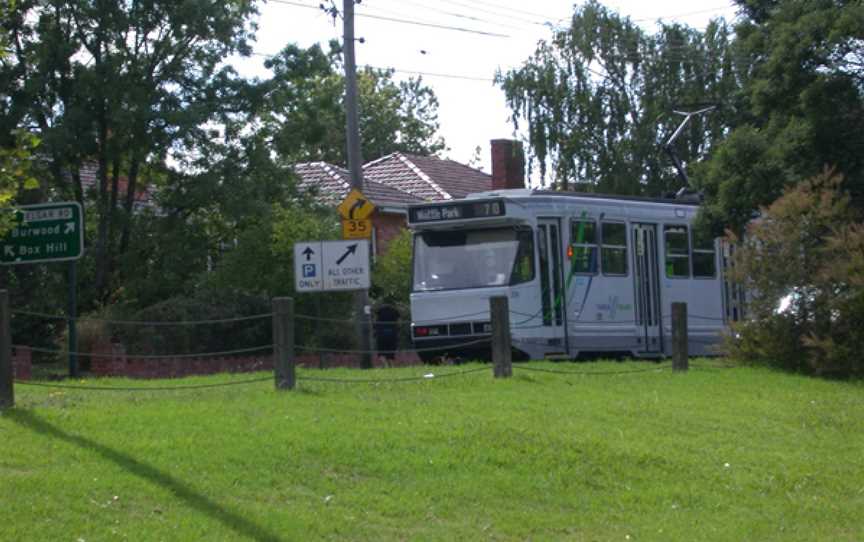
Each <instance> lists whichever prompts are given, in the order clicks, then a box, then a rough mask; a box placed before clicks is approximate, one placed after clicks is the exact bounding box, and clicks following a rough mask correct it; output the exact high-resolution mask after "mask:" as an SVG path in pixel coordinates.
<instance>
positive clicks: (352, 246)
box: [294, 239, 370, 292]
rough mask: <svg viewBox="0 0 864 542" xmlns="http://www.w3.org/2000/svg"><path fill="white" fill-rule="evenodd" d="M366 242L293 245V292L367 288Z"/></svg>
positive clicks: (316, 242) (317, 242) (368, 283)
mask: <svg viewBox="0 0 864 542" xmlns="http://www.w3.org/2000/svg"><path fill="white" fill-rule="evenodd" d="M369 285H370V280H369V241H367V240H365V239H364V240H359V239H358V240H351V241H307V242H303V243H295V244H294V288H295V290H296V291H297V292H319V291H322V290H365V289H367V288H369Z"/></svg>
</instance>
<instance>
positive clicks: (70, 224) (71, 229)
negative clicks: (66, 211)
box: [63, 222, 75, 233]
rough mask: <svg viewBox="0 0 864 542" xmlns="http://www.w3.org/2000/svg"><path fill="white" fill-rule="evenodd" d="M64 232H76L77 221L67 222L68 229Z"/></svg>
mask: <svg viewBox="0 0 864 542" xmlns="http://www.w3.org/2000/svg"><path fill="white" fill-rule="evenodd" d="M63 233H75V223H74V222H67V223H66V230H65V231H64V232H63Z"/></svg>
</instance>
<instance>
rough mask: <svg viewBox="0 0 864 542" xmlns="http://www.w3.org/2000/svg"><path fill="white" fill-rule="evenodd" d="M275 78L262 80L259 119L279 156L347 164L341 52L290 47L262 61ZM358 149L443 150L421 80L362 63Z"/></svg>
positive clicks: (432, 100)
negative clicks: (395, 75) (401, 78)
mask: <svg viewBox="0 0 864 542" xmlns="http://www.w3.org/2000/svg"><path fill="white" fill-rule="evenodd" d="M265 65H266V66H267V67H268V68H269V69H271V70H272V71H273V77H272V78H271V79H268V80H266V81H263V82H261V84H260V87H259V90H258V96H259V97H260V98H261V100H262V102H261V121H262V127H263V130H264V132H265V133H266V134H267V135H268V137H269V138H272V141H273V144H274V146H275V148H276V149H277V150H278V151H279V153H280V154H281V155H282V156H283V157H286V158H288V159H291V160H293V161H295V162H301V161H318V160H322V161H326V162H330V163H333V164H338V165H343V166H344V165H345V164H346V163H347V157H346V150H345V113H344V107H343V103H342V102H343V99H344V94H345V80H344V76H343V75H342V65H341V51H340V50H339V49H338V47H337V45H336V44H335V43H331V44H330V50H329V52H327V53H325V52H324V51H323V50H322V49H321V48H320V47H319V46H318V45H313V46H312V47H310V48H309V49H302V48H300V47H298V46H296V45H288V46H287V47H285V49H283V50H282V52H280V53H279V54H278V55H276V56H274V57H273V58H271V59H268V60H267V62H266V64H265ZM357 88H358V94H359V104H360V137H361V142H362V148H361V154H362V156H363V158H364V160H374V159H376V158H380V157H381V156H384V155H387V154H390V153H392V152H396V151H401V152H406V153H412V154H422V155H432V154H436V153H438V152H440V151H442V150H444V149H445V145H444V141H443V139H441V137H440V136H438V135H437V131H438V100H437V99H436V97H435V94H434V93H433V92H432V89H430V88H429V87H426V86H424V85H423V81H422V79H414V78H412V79H409V80H408V81H405V82H401V83H399V84H397V83H396V82H394V81H393V72H392V70H376V69H372V68H364V69H363V70H362V71H360V73H359V74H358V77H357Z"/></svg>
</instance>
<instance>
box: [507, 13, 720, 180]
mask: <svg viewBox="0 0 864 542" xmlns="http://www.w3.org/2000/svg"><path fill="white" fill-rule="evenodd" d="M730 39H731V38H730V29H729V28H728V26H727V25H726V24H725V23H724V22H723V21H722V20H720V21H714V22H712V23H710V24H709V25H708V27H707V29H706V30H705V32H704V33H701V32H698V31H696V30H693V29H691V28H687V27H685V26H681V25H677V24H672V25H666V24H661V25H660V28H659V30H658V32H657V33H656V34H653V35H649V34H646V33H645V32H644V31H642V30H641V29H640V28H639V27H638V26H637V25H636V24H635V23H633V22H632V21H630V20H629V19H624V18H621V17H620V16H619V15H617V14H616V13H614V12H613V11H610V10H609V9H607V8H605V7H603V6H602V5H600V4H599V3H598V2H596V1H591V2H588V3H586V4H585V5H583V6H581V7H578V8H576V11H575V13H574V14H573V17H572V19H571V21H570V25H569V26H568V27H567V28H565V29H563V30H558V31H556V32H555V33H554V36H553V37H552V39H551V40H548V41H542V42H540V44H539V45H538V47H537V50H536V51H535V53H534V54H533V55H532V56H531V58H529V59H528V60H527V61H526V62H525V63H524V64H523V65H522V66H521V67H520V68H518V69H515V70H511V71H509V72H507V73H506V74H499V76H498V78H497V79H498V82H499V84H500V85H501V87H502V88H503V90H504V92H505V95H506V99H507V103H508V105H509V106H510V108H511V110H512V120H513V123H514V126H515V127H516V128H517V129H519V128H520V126H521V125H522V123H527V126H526V130H527V132H528V140H529V147H530V151H531V154H532V158H533V159H535V160H536V162H537V165H538V166H539V168H540V171H541V173H542V174H543V175H544V177H545V175H546V174H547V169H550V168H551V172H550V173H551V178H552V182H553V184H554V185H555V186H557V187H558V188H562V189H567V188H568V187H574V186H578V188H579V189H581V190H588V191H593V190H597V191H602V192H608V193H618V194H653V195H657V194H660V193H662V192H665V191H669V190H674V189H677V188H679V187H680V186H681V182H680V180H679V179H677V178H676V175H675V172H674V170H673V169H672V168H671V167H670V165H671V164H670V162H669V160H668V159H667V158H666V157H665V156H663V154H662V144H663V142H664V141H665V140H666V139H668V138H669V136H670V135H671V134H672V133H673V131H674V130H675V128H676V127H677V125H678V124H679V123H680V121H681V120H682V118H681V117H680V116H677V115H675V114H674V113H673V110H676V109H679V110H682V109H683V110H688V109H689V110H692V109H694V108H696V107H700V106H703V105H705V103H706V102H716V101H718V100H725V99H727V97H728V96H729V95H730V94H732V93H733V92H734V90H735V88H736V70H735V64H734V58H733V56H732V54H731V51H730ZM731 116H732V110H731V109H729V108H728V107H724V108H721V109H719V110H717V111H714V112H712V113H710V114H708V115H705V116H699V117H695V118H693V120H692V122H691V123H690V124H689V127H688V129H687V130H686V131H685V132H684V133H683V134H682V136H681V137H680V138H679V139H678V141H677V142H676V146H675V149H676V151H677V154H678V155H679V156H680V157H681V158H682V160H683V161H684V162H685V163H686V162H690V161H694V160H698V159H700V158H702V157H704V156H705V155H706V154H707V153H708V152H709V151H710V150H711V149H712V148H713V146H714V145H716V143H717V142H718V141H719V140H720V139H722V137H723V136H724V133H725V130H726V129H727V128H728V126H729V124H730V122H731V120H732V119H731Z"/></svg>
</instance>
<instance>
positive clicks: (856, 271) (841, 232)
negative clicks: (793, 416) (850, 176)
mask: <svg viewBox="0 0 864 542" xmlns="http://www.w3.org/2000/svg"><path fill="white" fill-rule="evenodd" d="M841 183H842V177H841V176H839V175H836V174H834V173H833V172H831V171H826V172H825V173H823V174H822V175H819V176H817V177H814V178H812V179H809V180H807V181H805V182H802V183H800V184H799V185H797V186H794V187H792V188H790V189H787V190H786V192H785V193H784V194H783V196H782V197H780V198H779V199H778V200H777V201H775V202H774V203H773V204H772V205H771V206H770V207H768V208H767V209H763V210H762V216H761V217H760V218H759V219H758V220H756V221H754V222H753V223H752V224H750V226H749V227H748V229H747V233H746V234H745V237H744V239H743V241H741V242H739V245H740V249H739V250H738V251H736V255H735V259H734V263H735V267H734V272H733V278H734V279H735V280H737V281H738V282H739V283H740V284H741V285H742V286H743V287H744V288H745V289H746V291H748V292H749V294H750V303H749V321H748V322H745V323H743V324H739V325H738V326H737V327H736V329H735V332H736V337H737V340H736V341H735V342H734V344H732V345H731V346H732V352H733V354H736V355H737V356H738V357H740V358H742V359H745V360H750V361H753V362H758V363H765V364H770V365H776V366H780V367H783V368H786V369H791V370H796V371H805V372H809V373H812V374H817V375H830V376H843V377H848V376H859V377H860V376H864V359H862V358H861V356H860V353H861V352H862V351H864V326H862V325H861V323H862V322H864V224H861V223H860V222H859V221H860V216H859V215H858V214H857V213H856V211H855V209H853V208H852V206H851V205H850V203H849V196H848V195H847V194H846V193H845V192H843V191H842V190H841V188H840V187H841ZM733 241H734V240H733ZM781 306H783V307H782V309H781Z"/></svg>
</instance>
